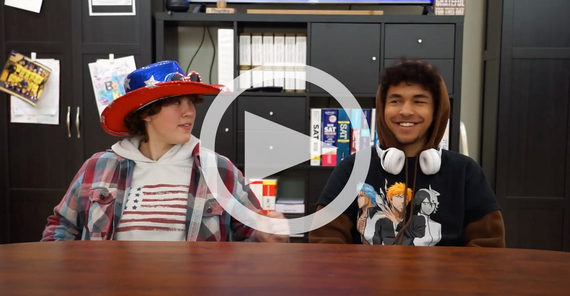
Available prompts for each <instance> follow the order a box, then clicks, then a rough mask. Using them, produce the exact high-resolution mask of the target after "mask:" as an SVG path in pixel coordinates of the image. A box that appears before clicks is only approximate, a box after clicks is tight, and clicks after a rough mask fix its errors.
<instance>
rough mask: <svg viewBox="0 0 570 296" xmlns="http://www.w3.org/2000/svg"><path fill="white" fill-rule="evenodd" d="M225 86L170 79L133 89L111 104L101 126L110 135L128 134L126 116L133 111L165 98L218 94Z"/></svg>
mask: <svg viewBox="0 0 570 296" xmlns="http://www.w3.org/2000/svg"><path fill="white" fill-rule="evenodd" d="M221 87H223V86H221V85H220V86H215V85H210V84H205V83H200V82H193V81H169V82H161V83H157V84H156V85H155V86H154V87H143V88H140V89H137V90H134V91H131V92H129V93H127V94H125V95H123V96H121V97H119V98H117V99H116V100H115V101H113V102H112V103H111V104H109V105H108V106H107V107H106V108H105V110H103V113H102V114H101V126H102V127H103V129H104V130H105V131H106V132H107V133H109V134H110V135H113V136H117V137H124V136H128V135H129V133H128V131H127V128H126V127H125V117H126V116H127V115H128V114H129V113H130V112H132V111H134V110H138V109H139V108H141V107H143V106H146V105H148V104H150V103H152V102H154V101H158V100H160V99H163V98H168V97H175V96H182V95H193V94H196V95H208V94H218V93H219V92H220V91H221Z"/></svg>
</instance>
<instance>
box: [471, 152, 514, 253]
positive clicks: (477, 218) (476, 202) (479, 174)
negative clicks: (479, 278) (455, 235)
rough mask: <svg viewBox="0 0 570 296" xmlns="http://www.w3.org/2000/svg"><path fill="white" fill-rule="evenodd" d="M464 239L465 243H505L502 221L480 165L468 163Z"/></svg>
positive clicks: (491, 244) (476, 244)
mask: <svg viewBox="0 0 570 296" xmlns="http://www.w3.org/2000/svg"><path fill="white" fill-rule="evenodd" d="M463 243H464V244H465V246H468V247H495V248H504V247H505V225H504V221H503V215H502V214H501V208H500V206H499V204H498V202H497V199H496V197H495V194H494V193H493V191H492V189H491V186H490V185H489V182H488V181H487V178H486V177H485V174H484V172H483V170H482V169H481V167H480V166H479V165H478V164H477V163H475V162H471V163H470V164H469V165H468V171H467V180H466V183H465V225H464V228H463Z"/></svg>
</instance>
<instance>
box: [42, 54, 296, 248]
mask: <svg viewBox="0 0 570 296" xmlns="http://www.w3.org/2000/svg"><path fill="white" fill-rule="evenodd" d="M124 88H125V92H126V93H125V95H123V96H121V97H119V98H117V99H116V100H115V101H113V102H112V103H111V104H109V105H108V106H107V107H106V108H105V109H104V110H103V112H102V114H101V125H102V127H103V129H104V130H105V131H106V132H107V133H109V134H111V135H113V136H119V137H126V138H125V139H123V140H121V141H119V142H118V143H116V144H114V145H113V146H112V147H111V149H110V150H107V151H105V152H100V153H96V154H95V155H93V156H92V157H91V158H90V159H88V160H87V161H86V162H85V163H84V164H83V166H82V167H81V169H80V170H79V172H78V173H77V174H76V176H75V178H74V179H73V181H72V182H71V185H70V187H69V190H68V191H67V193H66V194H65V196H64V197H63V199H62V201H61V202H60V203H59V204H58V205H57V206H56V207H55V208H54V213H53V215H51V216H49V217H48V223H47V225H46V227H45V230H44V232H43V237H42V241H62V240H136V241H147V240H154V241H262V242H287V241H288V238H289V236H288V235H287V231H288V224H287V220H286V219H284V216H283V214H281V213H277V212H270V213H268V214H267V217H269V218H278V219H266V221H267V220H270V222H269V223H268V224H269V225H267V224H265V228H259V227H255V228H257V229H264V230H267V231H258V230H255V229H254V228H252V227H250V226H248V225H254V224H249V223H243V220H239V219H236V217H234V215H233V214H234V212H231V213H230V212H228V211H227V210H226V209H230V211H233V210H234V209H235V207H234V205H235V204H236V203H237V204H238V205H243V206H244V207H242V208H243V209H246V210H251V211H247V212H249V213H255V214H261V213H262V211H261V210H260V205H259V202H258V200H257V198H256V197H255V195H254V194H253V193H252V191H251V190H250V188H249V186H248V185H246V184H245V181H244V177H243V175H242V173H241V172H240V171H239V170H238V169H237V168H236V167H235V166H234V165H233V163H231V161H229V160H228V159H227V158H226V157H223V156H220V155H218V154H216V153H213V152H212V151H209V150H206V149H203V148H202V149H201V148H200V145H199V142H200V141H199V139H197V138H196V137H194V136H193V135H192V134H191V131H192V127H193V125H194V120H195V116H196V106H195V105H197V104H198V103H200V102H201V101H202V99H201V95H207V94H218V93H220V91H221V90H222V88H223V86H221V85H209V84H205V83H202V82H201V78H200V76H199V74H197V73H195V72H193V73H192V74H191V75H186V74H185V73H184V71H183V70H182V68H181V67H180V65H179V64H178V63H177V62H174V61H163V62H158V63H154V64H151V65H149V66H146V67H143V68H140V69H137V70H135V71H134V72H132V73H130V74H129V75H128V76H127V77H126V78H125V81H124ZM212 165H214V166H215V167H214V168H215V170H214V171H215V172H216V173H218V172H219V177H220V178H221V182H220V183H213V182H212V181H209V178H208V179H207V178H206V177H210V175H212V174H209V175H208V176H206V175H205V170H206V169H207V168H209V167H212ZM222 184H223V185H224V186H218V185H222ZM217 196H218V197H217ZM219 197H221V198H219ZM218 201H223V202H221V203H220V202H218ZM238 208H239V206H238ZM255 214H252V215H251V216H255V217H259V215H255ZM263 218H265V217H263ZM266 223H267V222H266ZM255 225H256V226H259V225H258V224H255Z"/></svg>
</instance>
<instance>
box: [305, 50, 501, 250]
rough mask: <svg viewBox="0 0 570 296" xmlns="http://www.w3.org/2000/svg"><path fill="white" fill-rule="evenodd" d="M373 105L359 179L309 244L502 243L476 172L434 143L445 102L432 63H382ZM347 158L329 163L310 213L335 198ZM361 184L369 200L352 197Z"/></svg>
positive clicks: (493, 204)
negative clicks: (371, 135) (366, 161)
mask: <svg viewBox="0 0 570 296" xmlns="http://www.w3.org/2000/svg"><path fill="white" fill-rule="evenodd" d="M376 110H377V112H376V123H377V131H378V141H377V143H376V144H375V147H373V148H372V149H370V150H368V149H366V150H362V151H360V152H357V153H371V162H370V166H369V168H368V173H367V176H366V179H365V180H363V182H360V181H359V183H358V185H357V187H359V188H355V191H354V196H355V200H354V202H352V203H351V205H350V206H349V207H348V208H347V209H346V210H345V211H344V213H342V214H340V215H339V216H338V217H336V218H335V219H333V220H332V221H331V222H329V223H328V224H325V225H324V226H322V227H320V228H317V229H314V230H312V231H311V232H310V233H309V242H311V243H354V244H360V243H363V244H377V245H416V246H478V247H505V231H504V222H503V217H502V214H501V208H500V206H499V204H498V202H497V199H496V197H495V195H494V193H493V191H492V189H491V187H490V185H489V183H488V181H487V179H486V177H485V175H484V172H483V170H482V169H481V167H480V166H479V165H478V164H477V163H476V162H475V161H473V160H472V159H471V158H469V157H467V156H464V155H461V154H459V153H456V152H454V151H449V150H444V149H440V147H439V143H440V141H441V139H442V137H443V134H444V132H445V129H446V126H447V122H448V119H449V113H450V100H449V96H448V92H447V89H446V87H445V83H444V81H443V79H442V78H441V76H440V74H439V73H438V71H437V69H436V68H435V67H433V66H431V65H429V64H427V63H425V62H422V61H418V60H405V59H404V60H402V61H401V62H400V63H399V64H397V65H394V66H391V67H387V68H385V69H384V70H383V73H382V78H381V81H380V85H379V87H378V91H377V94H376ZM354 164H355V154H353V155H351V156H349V157H347V158H345V159H344V160H343V161H342V162H341V163H340V164H339V165H338V166H337V167H336V168H335V169H334V171H333V172H332V174H331V176H330V178H329V180H328V182H327V184H326V186H325V188H324V190H323V192H322V194H321V196H320V197H319V200H318V202H317V209H316V210H317V214H318V211H322V210H323V209H324V208H325V207H326V206H327V205H328V204H330V203H331V202H332V201H333V200H334V199H335V198H337V196H339V194H340V192H341V191H342V190H343V188H344V187H345V185H346V184H347V183H348V180H349V177H350V174H351V173H352V170H353V167H354ZM363 187H366V188H373V190H375V192H372V193H370V194H369V195H370V196H374V198H373V199H372V203H358V202H357V200H356V197H357V196H358V193H360V192H361V191H362V188H363ZM368 191H370V189H368ZM414 195H417V196H416V197H415V196H414ZM359 206H360V208H359ZM363 207H365V208H363ZM363 213H364V214H366V217H365V219H364V220H365V223H363V221H362V220H363V219H362V217H360V216H361V215H363ZM363 224H365V225H363ZM357 226H359V227H357Z"/></svg>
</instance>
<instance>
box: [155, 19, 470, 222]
mask: <svg viewBox="0 0 570 296" xmlns="http://www.w3.org/2000/svg"><path fill="white" fill-rule="evenodd" d="M154 17H155V37H156V43H155V61H160V60H167V59H170V60H178V54H177V52H178V47H179V40H178V28H179V27H198V28H199V27H204V26H205V27H216V28H225V29H233V30H234V67H233V69H234V77H237V76H238V75H239V55H238V51H239V43H238V42H239V35H240V33H243V32H248V33H253V32H257V33H259V32H261V33H305V34H306V35H307V64H308V65H310V66H314V67H317V68H319V69H321V70H323V71H326V72H327V73H328V74H330V75H332V76H334V77H335V78H337V79H338V80H340V81H341V82H342V83H343V84H344V85H345V86H346V87H347V88H348V89H349V90H350V91H351V92H352V93H353V95H354V97H355V98H356V99H357V100H358V102H359V103H360V104H361V106H362V108H374V107H375V104H374V101H375V100H374V98H375V96H376V89H377V85H378V81H379V76H380V71H381V69H382V68H383V67H384V66H385V65H387V64H389V63H391V62H393V61H394V60H395V59H397V58H399V57H402V56H405V57H408V58H419V59H423V60H427V61H429V62H432V63H433V64H435V65H436V66H437V67H438V68H440V71H441V73H442V76H443V77H444V80H445V81H446V84H447V88H448V91H449V94H450V98H451V115H450V136H449V138H450V149H451V150H455V151H458V150H459V126H460V110H461V68H462V59H463V56H462V51H463V50H462V46H463V21H464V18H463V16H435V15H382V16H358V15H270V14H267V15H264V14H203V13H166V12H163V13H155V15H154ZM196 38H199V36H197V37H196ZM331 61H337V64H335V63H331ZM212 100H213V97H207V98H206V100H205V105H206V106H205V107H202V108H201V109H200V108H199V109H200V110H198V115H197V124H196V127H195V131H194V133H195V135H196V136H198V137H199V131H197V130H199V128H200V127H201V122H199V121H200V120H202V119H203V115H204V114H205V112H206V111H207V109H208V108H209V105H210V104H211V102H212ZM292 106H294V107H292ZM327 107H329V108H339V107H340V105H338V103H337V102H336V100H334V99H331V95H330V94H328V93H326V92H324V91H323V90H321V89H319V88H317V87H314V86H312V85H308V87H307V91H306V92H295V93H289V92H282V93H273V92H265V93H263V92H260V93H256V92H243V93H242V94H240V95H239V96H238V98H237V99H236V100H235V101H234V102H233V103H232V104H231V105H230V107H229V108H228V109H227V110H226V112H225V114H224V117H223V119H222V122H221V123H220V126H219V130H218V133H217V138H216V152H218V153H220V154H223V155H226V156H228V158H230V160H232V161H233V162H234V163H236V164H237V166H238V168H239V169H242V170H243V169H244V164H243V162H244V161H243V148H242V146H243V134H244V131H243V128H242V129H241V130H240V126H243V116H244V115H243V114H240V113H243V111H245V110H247V111H249V112H252V113H256V112H258V114H257V115H259V116H262V117H264V114H265V113H266V112H267V111H268V110H272V111H275V112H274V113H276V114H275V115H273V117H271V118H270V117H269V116H267V117H266V119H268V120H271V121H274V122H275V123H278V124H283V125H285V126H287V127H289V128H292V127H291V125H294V126H295V127H296V129H297V130H298V131H299V132H303V133H305V134H306V135H309V128H310V127H309V123H310V109H311V108H327ZM273 108H275V109H273ZM283 108H285V109H287V110H295V112H290V114H289V113H286V114H283V112H282V114H279V113H278V112H277V111H281V109H283ZM291 108H293V109H291ZM272 113H273V112H272ZM277 115H279V116H277ZM291 116H294V117H295V118H296V121H295V123H294V124H291V122H292V121H291V118H290V117H291ZM288 123H289V124H288ZM300 123H302V126H303V127H304V128H301V129H299V126H298V124H300ZM292 129H295V128H292ZM333 169H334V167H315V166H310V165H309V161H307V162H305V163H302V164H299V165H297V166H294V167H292V168H289V169H287V170H285V171H282V172H280V173H278V174H276V175H279V176H280V177H283V178H288V177H294V178H301V179H302V180H304V182H305V186H304V196H303V197H304V200H305V206H306V210H305V215H308V214H311V213H313V212H314V210H315V205H316V201H317V199H318V197H319V195H320V192H321V191H322V189H323V187H324V186H325V184H326V182H327V181H328V178H329V176H330V174H331V172H332V170H333Z"/></svg>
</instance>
